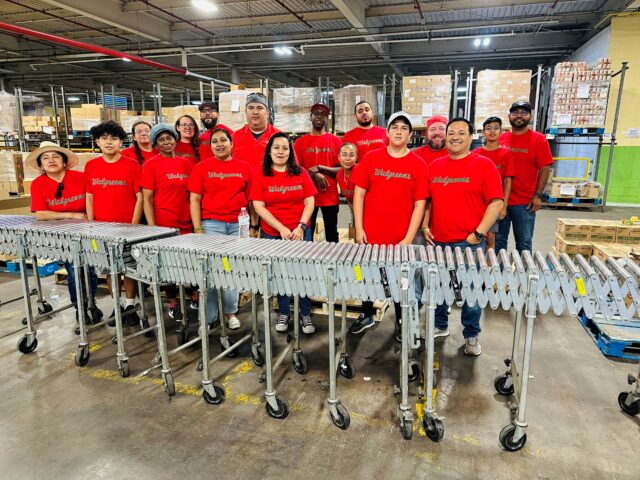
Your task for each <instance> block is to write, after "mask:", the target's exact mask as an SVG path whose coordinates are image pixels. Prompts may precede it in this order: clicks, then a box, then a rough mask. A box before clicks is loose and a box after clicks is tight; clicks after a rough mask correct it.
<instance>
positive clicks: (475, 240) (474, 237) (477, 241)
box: [467, 233, 480, 245]
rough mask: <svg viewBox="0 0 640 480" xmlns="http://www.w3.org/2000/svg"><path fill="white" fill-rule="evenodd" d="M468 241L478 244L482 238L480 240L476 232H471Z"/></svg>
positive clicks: (470, 243)
mask: <svg viewBox="0 0 640 480" xmlns="http://www.w3.org/2000/svg"><path fill="white" fill-rule="evenodd" d="M467 243H468V244H469V245H478V244H479V243H480V240H478V237H476V234H475V233H470V234H469V236H468V237H467Z"/></svg>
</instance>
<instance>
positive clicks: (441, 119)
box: [427, 115, 449, 128]
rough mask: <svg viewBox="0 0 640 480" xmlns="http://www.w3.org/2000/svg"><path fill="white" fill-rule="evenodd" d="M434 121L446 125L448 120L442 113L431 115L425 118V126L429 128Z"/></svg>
mask: <svg viewBox="0 0 640 480" xmlns="http://www.w3.org/2000/svg"><path fill="white" fill-rule="evenodd" d="M434 123H444V124H445V125H446V124H447V123H449V120H447V117H443V116H442V115H434V116H433V117H431V118H429V120H427V128H429V127H430V126H431V125H433V124H434Z"/></svg>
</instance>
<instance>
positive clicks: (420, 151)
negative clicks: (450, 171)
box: [413, 145, 449, 166]
mask: <svg viewBox="0 0 640 480" xmlns="http://www.w3.org/2000/svg"><path fill="white" fill-rule="evenodd" d="M413 153H415V154H416V155H418V156H419V157H420V158H421V159H423V160H424V162H425V163H426V164H427V166H429V165H430V164H431V162H433V161H434V160H435V159H437V158H441V157H446V156H447V155H449V154H448V153H447V149H446V148H442V149H440V150H432V149H431V147H430V146H429V145H424V146H423V147H418V148H416V149H415V150H413Z"/></svg>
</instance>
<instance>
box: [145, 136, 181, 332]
mask: <svg viewBox="0 0 640 480" xmlns="http://www.w3.org/2000/svg"><path fill="white" fill-rule="evenodd" d="M150 139H151V144H152V145H153V147H154V148H157V149H158V151H159V152H160V153H159V154H158V155H156V156H155V157H153V158H152V159H150V160H148V161H147V162H146V163H145V164H144V166H143V167H142V176H141V180H140V185H141V187H142V198H143V206H144V214H145V217H146V218H147V224H148V225H158V226H161V227H170V228H177V229H179V230H180V234H185V233H191V231H192V226H191V216H190V215H189V192H188V190H187V184H188V182H189V175H190V174H191V170H192V169H193V163H192V162H191V161H190V160H188V159H186V158H183V157H179V156H176V154H175V149H176V142H177V140H178V133H177V132H176V131H175V129H174V128H173V127H172V126H171V125H169V124H168V123H159V124H157V125H154V127H153V128H152V129H151V134H150ZM166 292H167V297H168V298H169V316H170V317H171V318H175V319H180V318H182V312H180V304H179V302H178V295H177V294H178V291H177V288H176V286H175V285H169V286H168V287H167V289H166Z"/></svg>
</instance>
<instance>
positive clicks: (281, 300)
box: [262, 228, 311, 317]
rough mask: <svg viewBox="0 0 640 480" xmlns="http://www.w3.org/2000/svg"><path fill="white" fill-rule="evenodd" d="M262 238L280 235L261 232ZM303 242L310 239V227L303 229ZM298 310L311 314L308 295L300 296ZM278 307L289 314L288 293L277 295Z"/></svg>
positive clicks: (289, 301) (289, 302)
mask: <svg viewBox="0 0 640 480" xmlns="http://www.w3.org/2000/svg"><path fill="white" fill-rule="evenodd" d="M262 237H263V238H272V239H281V237H280V236H276V235H269V234H268V233H265V232H264V231H263V232H262ZM302 240H303V241H305V242H310V241H311V229H310V228H307V229H306V230H305V231H304V237H303V238H302ZM299 305H300V312H302V316H303V317H310V316H311V300H310V299H309V297H300V304H299ZM278 308H279V309H280V314H281V315H291V299H290V298H289V296H288V295H278Z"/></svg>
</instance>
